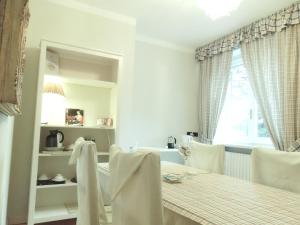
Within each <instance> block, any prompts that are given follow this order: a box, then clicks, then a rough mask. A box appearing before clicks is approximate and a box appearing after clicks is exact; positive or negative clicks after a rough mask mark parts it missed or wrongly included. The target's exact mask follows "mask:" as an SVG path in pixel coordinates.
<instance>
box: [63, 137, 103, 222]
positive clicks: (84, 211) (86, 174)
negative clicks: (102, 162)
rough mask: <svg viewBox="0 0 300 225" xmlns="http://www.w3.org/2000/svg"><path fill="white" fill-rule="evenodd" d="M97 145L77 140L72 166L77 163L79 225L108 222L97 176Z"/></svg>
mask: <svg viewBox="0 0 300 225" xmlns="http://www.w3.org/2000/svg"><path fill="white" fill-rule="evenodd" d="M96 151H97V149H96V144H95V143H94V142H92V141H85V140H84V139H83V138H79V139H77V141H76V143H75V147H74V151H73V153H72V155H71V158H70V162H69V163H70V164H74V163H77V166H76V174H77V182H78V188H77V193H78V209H79V210H78V217H77V225H100V224H105V223H106V222H107V218H106V214H105V209H104V204H103V199H102V193H101V189H100V184H99V181H98V174H97V156H96Z"/></svg>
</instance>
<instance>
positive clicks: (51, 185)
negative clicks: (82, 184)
mask: <svg viewBox="0 0 300 225" xmlns="http://www.w3.org/2000/svg"><path fill="white" fill-rule="evenodd" d="M64 187H77V183H73V182H71V181H70V180H68V181H66V183H65V184H49V185H37V186H36V188H37V189H49V188H64Z"/></svg>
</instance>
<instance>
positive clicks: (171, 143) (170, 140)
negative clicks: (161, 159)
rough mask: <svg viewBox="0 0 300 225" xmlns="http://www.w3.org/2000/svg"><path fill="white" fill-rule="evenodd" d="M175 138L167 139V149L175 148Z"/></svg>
mask: <svg viewBox="0 0 300 225" xmlns="http://www.w3.org/2000/svg"><path fill="white" fill-rule="evenodd" d="M175 146H176V138H175V137H173V136H170V137H168V148H175Z"/></svg>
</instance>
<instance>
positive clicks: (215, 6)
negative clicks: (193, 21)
mask: <svg viewBox="0 0 300 225" xmlns="http://www.w3.org/2000/svg"><path fill="white" fill-rule="evenodd" d="M241 2H242V0H197V5H198V7H199V8H200V9H203V10H204V11H205V13H206V14H207V15H208V16H209V17H210V18H212V19H213V20H216V19H218V18H220V17H224V16H229V15H230V13H231V12H232V11H234V10H237V9H238V7H239V6H240V4H241Z"/></svg>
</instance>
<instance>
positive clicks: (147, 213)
mask: <svg viewBox="0 0 300 225" xmlns="http://www.w3.org/2000/svg"><path fill="white" fill-rule="evenodd" d="M109 167H110V172H111V177H110V182H111V201H112V223H113V225H162V224H163V222H162V220H163V219H162V198H161V176H160V157H159V154H158V153H155V152H151V151H150V150H149V151H148V150H143V151H136V152H134V153H128V152H124V151H122V150H121V149H120V148H119V147H117V146H112V147H111V150H110V162H109Z"/></svg>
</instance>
